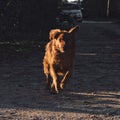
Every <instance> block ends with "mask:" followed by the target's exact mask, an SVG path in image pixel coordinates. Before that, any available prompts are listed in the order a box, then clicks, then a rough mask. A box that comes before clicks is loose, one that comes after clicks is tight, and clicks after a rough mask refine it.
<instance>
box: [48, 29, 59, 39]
mask: <svg viewBox="0 0 120 120" xmlns="http://www.w3.org/2000/svg"><path fill="white" fill-rule="evenodd" d="M60 32H61V30H60V29H53V30H50V32H49V39H50V40H53V39H57V37H58V35H59V33H60Z"/></svg>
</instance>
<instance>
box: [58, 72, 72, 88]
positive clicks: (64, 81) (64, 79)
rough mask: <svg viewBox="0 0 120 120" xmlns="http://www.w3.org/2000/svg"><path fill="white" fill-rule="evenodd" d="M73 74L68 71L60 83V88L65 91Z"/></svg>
mask: <svg viewBox="0 0 120 120" xmlns="http://www.w3.org/2000/svg"><path fill="white" fill-rule="evenodd" d="M71 75H72V73H71V71H67V72H66V73H65V75H64V77H63V79H62V81H61V82H60V88H61V89H63V88H64V86H65V84H66V82H67V81H68V80H69V79H70V77H71Z"/></svg>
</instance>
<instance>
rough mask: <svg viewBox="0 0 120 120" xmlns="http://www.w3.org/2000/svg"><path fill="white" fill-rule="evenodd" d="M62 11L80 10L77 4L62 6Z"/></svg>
mask: <svg viewBox="0 0 120 120" xmlns="http://www.w3.org/2000/svg"><path fill="white" fill-rule="evenodd" d="M63 9H66V10H73V9H80V6H79V5H77V4H64V5H63Z"/></svg>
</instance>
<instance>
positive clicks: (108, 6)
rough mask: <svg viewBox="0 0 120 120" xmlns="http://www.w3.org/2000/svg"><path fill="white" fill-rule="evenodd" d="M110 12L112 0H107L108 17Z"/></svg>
mask: <svg viewBox="0 0 120 120" xmlns="http://www.w3.org/2000/svg"><path fill="white" fill-rule="evenodd" d="M109 12H110V0H107V17H109Z"/></svg>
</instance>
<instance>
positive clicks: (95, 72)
mask: <svg viewBox="0 0 120 120" xmlns="http://www.w3.org/2000/svg"><path fill="white" fill-rule="evenodd" d="M80 26H81V28H80V31H79V32H78V34H77V41H76V43H77V51H76V61H75V65H74V74H73V77H72V80H71V81H70V82H69V83H68V86H67V87H66V89H64V90H63V91H62V92H61V93H60V94H58V95H53V94H51V93H50V92H49V91H46V90H45V89H44V88H45V78H44V74H43V68H42V58H43V54H44V50H43V49H42V47H43V45H42V43H41V47H40V49H39V50H38V51H36V52H34V53H32V54H30V55H27V56H24V57H23V56H22V57H21V56H19V57H18V56H14V57H12V58H7V59H4V60H2V58H1V59H0V120H120V25H119V24H118V23H106V22H105V23H101V22H98V23H92V22H89V23H88V22H83V23H81V24H80Z"/></svg>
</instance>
